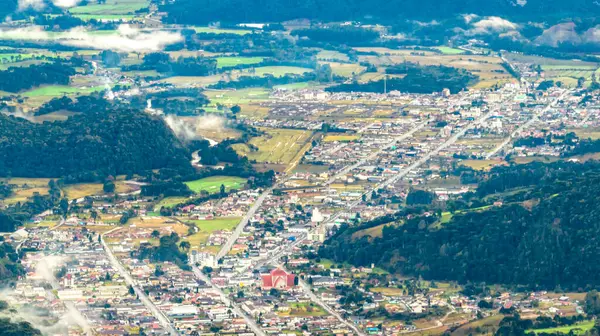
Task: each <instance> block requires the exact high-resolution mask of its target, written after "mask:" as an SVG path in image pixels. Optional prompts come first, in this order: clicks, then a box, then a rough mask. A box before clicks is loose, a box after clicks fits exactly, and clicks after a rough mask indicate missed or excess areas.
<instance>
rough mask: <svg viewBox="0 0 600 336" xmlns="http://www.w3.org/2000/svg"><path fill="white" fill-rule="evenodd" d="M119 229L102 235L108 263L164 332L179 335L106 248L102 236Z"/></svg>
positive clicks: (106, 245)
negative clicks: (130, 287) (131, 289)
mask: <svg viewBox="0 0 600 336" xmlns="http://www.w3.org/2000/svg"><path fill="white" fill-rule="evenodd" d="M117 229H120V228H115V229H112V230H110V231H107V232H105V233H103V234H102V246H103V247H104V250H105V251H106V254H107V256H108V260H110V263H111V264H112V266H113V267H114V268H115V269H116V270H117V271H118V272H119V274H120V275H121V276H122V277H123V278H124V279H125V282H127V284H128V285H130V286H132V287H133V290H134V291H135V293H136V294H137V295H138V297H139V299H140V301H142V303H143V304H144V306H146V308H148V310H149V311H150V312H151V313H152V315H154V317H155V318H156V319H157V320H158V322H159V323H160V325H161V326H162V327H163V328H165V330H166V331H167V332H168V333H169V334H170V335H173V336H175V335H179V334H178V333H177V331H176V330H175V328H174V327H173V325H172V324H171V322H170V321H169V319H168V318H167V316H166V315H165V314H163V312H161V311H160V310H159V309H158V308H157V307H156V305H154V303H153V302H152V301H151V300H150V299H149V298H148V296H147V295H146V293H144V291H143V290H142V289H141V288H140V287H139V286H138V285H137V283H136V282H135V281H134V280H133V278H132V277H131V275H130V274H129V272H127V270H126V269H125V267H123V265H121V263H120V262H119V260H118V259H117V257H115V255H114V254H113V252H112V251H111V250H110V248H109V247H108V244H107V243H106V242H105V240H104V235H105V234H106V233H110V232H112V231H114V230H117Z"/></svg>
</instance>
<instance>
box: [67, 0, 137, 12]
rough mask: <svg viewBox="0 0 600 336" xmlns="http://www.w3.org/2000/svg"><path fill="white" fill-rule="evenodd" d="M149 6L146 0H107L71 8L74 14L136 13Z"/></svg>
mask: <svg viewBox="0 0 600 336" xmlns="http://www.w3.org/2000/svg"><path fill="white" fill-rule="evenodd" d="M146 7H148V1H145V0H106V3H103V4H97V3H91V4H88V5H86V6H76V7H73V8H71V9H69V12H70V13H71V14H74V15H78V14H88V15H122V14H134V13H135V11H138V10H140V9H142V8H146Z"/></svg>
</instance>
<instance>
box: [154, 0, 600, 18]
mask: <svg viewBox="0 0 600 336" xmlns="http://www.w3.org/2000/svg"><path fill="white" fill-rule="evenodd" d="M161 10H164V11H166V12H168V16H167V17H166V20H167V21H168V22H171V23H187V24H207V23H210V22H215V21H222V22H281V21H286V20H293V19H301V18H306V19H313V20H322V21H344V20H364V19H365V17H372V18H373V19H378V20H388V21H394V20H397V19H399V18H410V19H412V20H426V21H430V20H432V19H442V18H447V17H453V16H458V15H461V14H468V13H474V14H479V15H497V16H506V17H510V18H512V19H522V20H524V21H529V20H532V21H535V20H540V19H544V18H549V19H559V17H558V16H559V15H560V18H565V17H571V16H578V17H590V16H593V15H594V13H598V5H597V4H596V3H595V2H594V1H593V0H574V1H564V0H528V1H527V3H526V4H525V5H524V6H518V5H515V3H514V2H513V1H507V0H463V1H439V0H419V1H416V0H410V1H403V0H392V1H383V0H375V1H361V0H344V1H329V0H309V1H300V0H291V1H289V0H288V1H283V0H221V1H211V0H179V1H176V2H167V3H166V4H165V5H163V6H161Z"/></svg>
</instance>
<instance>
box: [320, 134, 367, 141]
mask: <svg viewBox="0 0 600 336" xmlns="http://www.w3.org/2000/svg"><path fill="white" fill-rule="evenodd" d="M358 139H360V136H358V135H326V136H325V138H323V141H324V142H333V141H340V142H350V141H355V140H358Z"/></svg>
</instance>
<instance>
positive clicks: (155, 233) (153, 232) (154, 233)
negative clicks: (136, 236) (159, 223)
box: [150, 230, 160, 239]
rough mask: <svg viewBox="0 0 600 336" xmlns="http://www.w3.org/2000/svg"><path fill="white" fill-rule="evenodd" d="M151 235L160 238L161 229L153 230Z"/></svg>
mask: <svg viewBox="0 0 600 336" xmlns="http://www.w3.org/2000/svg"><path fill="white" fill-rule="evenodd" d="M150 235H151V236H152V238H155V239H158V238H160V231H158V230H153V231H152V233H151V234H150Z"/></svg>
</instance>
